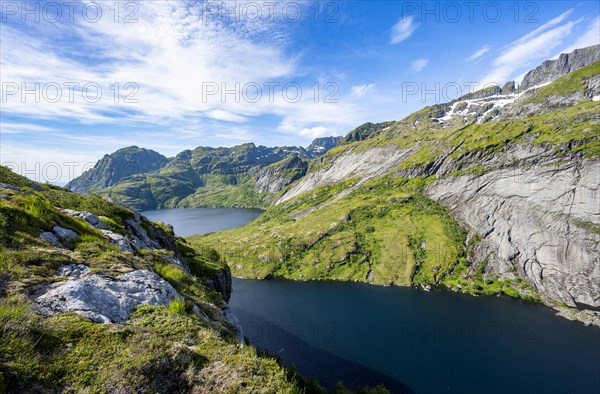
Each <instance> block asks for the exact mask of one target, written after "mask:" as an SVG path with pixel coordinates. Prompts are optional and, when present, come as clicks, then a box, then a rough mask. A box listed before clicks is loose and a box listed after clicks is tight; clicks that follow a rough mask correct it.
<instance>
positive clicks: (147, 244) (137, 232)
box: [125, 214, 160, 249]
mask: <svg viewBox="0 0 600 394" xmlns="http://www.w3.org/2000/svg"><path fill="white" fill-rule="evenodd" d="M140 221H141V219H140V216H139V214H136V217H135V220H132V219H127V220H125V224H126V226H127V228H128V229H129V230H130V231H131V233H132V239H133V238H134V237H135V238H137V239H136V241H135V244H136V245H137V246H138V247H139V248H140V249H160V245H159V244H158V242H156V241H155V240H153V239H151V238H150V237H149V236H148V233H147V232H146V230H145V229H144V228H143V227H142V225H141V223H140ZM134 246H135V245H134Z"/></svg>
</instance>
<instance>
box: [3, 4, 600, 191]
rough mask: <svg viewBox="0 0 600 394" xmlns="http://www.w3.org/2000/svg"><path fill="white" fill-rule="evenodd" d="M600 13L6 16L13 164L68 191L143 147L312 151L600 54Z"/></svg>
mask: <svg viewBox="0 0 600 394" xmlns="http://www.w3.org/2000/svg"><path fill="white" fill-rule="evenodd" d="M69 4H71V5H69ZM317 6H318V8H317ZM599 7H600V6H599V5H598V2H575V1H568V2H561V1H543V2H520V3H518V2H512V1H511V2H407V1H403V2H400V1H398V2H394V1H380V2H376V1H344V2H327V1H323V2H314V1H306V2H304V1H297V2H289V1H288V2H263V1H256V2H248V1H244V2H229V3H222V2H187V1H168V2H167V1H146V2H143V3H142V2H132V1H122V2H120V3H116V6H115V3H114V2H113V1H107V2H102V1H99V2H89V1H82V2H77V1H75V2H73V3H63V2H27V3H26V4H25V3H23V2H20V1H6V0H4V1H2V2H0V10H1V11H2V15H1V18H2V19H1V21H0V29H1V30H0V38H1V42H2V45H1V46H0V57H1V59H0V76H1V80H2V100H1V102H0V105H1V120H0V128H1V129H0V131H1V133H0V136H1V141H0V143H1V146H0V162H2V164H4V165H8V166H10V167H11V168H13V169H15V170H16V171H17V172H20V173H22V174H24V175H27V176H29V177H31V178H34V179H36V180H41V181H44V180H49V181H51V182H58V183H60V182H65V181H67V180H68V179H70V178H71V177H73V176H75V175H78V174H79V173H80V172H81V171H82V170H83V169H85V168H88V167H89V166H90V165H91V164H93V163H94V162H95V161H96V160H98V159H99V158H101V157H102V155H104V154H105V153H110V152H112V151H114V150H116V149H118V148H120V147H123V146H128V145H138V146H143V147H147V148H151V149H154V150H156V151H158V152H160V153H163V154H165V155H167V156H172V155H174V154H176V153H177V152H179V151H181V150H183V149H189V148H194V147H196V146H199V145H209V146H231V145H235V144H239V143H244V142H249V141H252V142H255V143H257V144H263V145H267V146H276V145H304V146H305V145H307V144H308V143H310V141H311V140H312V139H313V138H315V137H319V136H327V135H344V134H346V133H347V132H348V131H349V130H351V129H352V128H354V127H356V126H358V125H360V124H362V123H364V122H367V121H372V122H380V121H386V120H397V119H401V118H403V117H404V116H406V115H408V114H410V113H411V112H414V111H415V110H418V109H420V108H422V107H423V106H425V105H429V104H433V103H436V102H438V103H439V102H445V101H449V100H451V99H452V98H454V97H456V96H457V95H458V94H464V93H467V92H468V91H469V89H471V90H472V89H479V88H482V87H484V86H486V84H491V83H498V84H503V83H505V82H507V81H509V80H513V79H514V80H517V81H519V80H520V79H521V78H522V77H523V75H524V73H525V72H526V71H528V70H529V69H531V68H533V67H535V66H537V65H538V64H540V63H541V62H542V61H544V60H546V59H552V58H555V57H557V56H558V55H559V54H560V53H562V52H569V51H571V50H572V49H575V48H577V47H584V46H589V45H593V44H598V43H600V25H599V15H600V8H599ZM84 86H85V87H86V89H85V91H84V90H83V87H84ZM284 87H285V89H284ZM25 90H27V91H28V93H27V92H25ZM224 91H225V92H226V94H225V95H223V94H222V93H223V92H224ZM235 92H237V95H236V93H235ZM259 92H260V93H261V95H260V96H259V95H258V93H259ZM317 92H318V93H317Z"/></svg>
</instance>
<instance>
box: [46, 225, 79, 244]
mask: <svg viewBox="0 0 600 394" xmlns="http://www.w3.org/2000/svg"><path fill="white" fill-rule="evenodd" d="M52 231H53V232H54V234H56V235H57V236H58V237H59V238H60V239H62V240H64V241H67V242H71V241H74V240H75V239H77V238H78V237H79V235H77V233H76V232H75V231H73V230H71V229H68V228H63V227H60V226H54V227H52Z"/></svg>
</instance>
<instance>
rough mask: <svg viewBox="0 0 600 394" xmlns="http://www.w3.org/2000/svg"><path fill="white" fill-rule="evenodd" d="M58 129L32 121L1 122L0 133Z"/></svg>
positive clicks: (50, 131) (38, 131) (23, 132)
mask: <svg viewBox="0 0 600 394" xmlns="http://www.w3.org/2000/svg"><path fill="white" fill-rule="evenodd" d="M56 131H58V129H55V128H53V127H47V126H41V125H37V124H32V123H13V122H10V123H7V122H0V134H25V133H52V132H56Z"/></svg>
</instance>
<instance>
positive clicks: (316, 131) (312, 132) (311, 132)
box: [300, 126, 329, 138]
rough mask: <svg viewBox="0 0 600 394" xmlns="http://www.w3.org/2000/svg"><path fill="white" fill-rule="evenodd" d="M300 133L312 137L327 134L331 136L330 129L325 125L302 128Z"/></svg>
mask: <svg viewBox="0 0 600 394" xmlns="http://www.w3.org/2000/svg"><path fill="white" fill-rule="evenodd" d="M300 135H301V136H303V137H310V138H318V137H325V136H329V130H328V129H327V128H326V127H323V126H317V127H312V128H304V129H302V130H300Z"/></svg>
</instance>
